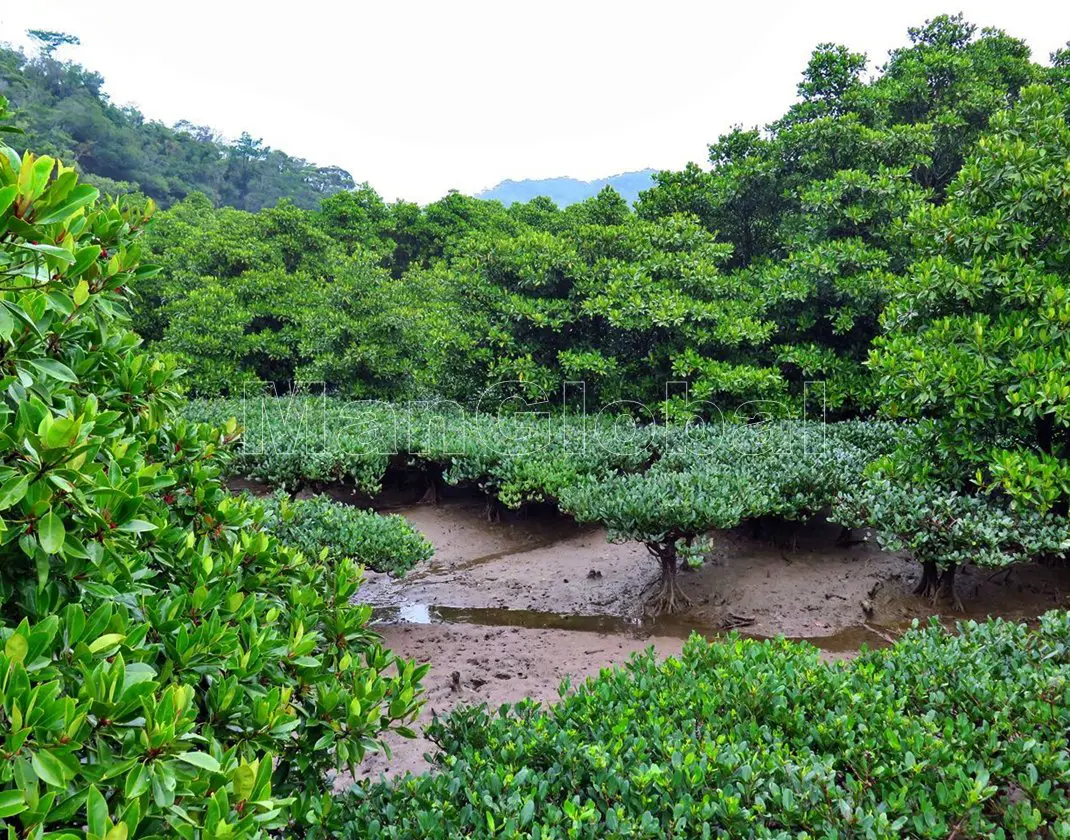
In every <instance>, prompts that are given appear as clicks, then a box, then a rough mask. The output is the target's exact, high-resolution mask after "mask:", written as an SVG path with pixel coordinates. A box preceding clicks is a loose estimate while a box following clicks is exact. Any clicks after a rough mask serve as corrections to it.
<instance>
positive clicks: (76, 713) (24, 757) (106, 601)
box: [0, 99, 426, 840]
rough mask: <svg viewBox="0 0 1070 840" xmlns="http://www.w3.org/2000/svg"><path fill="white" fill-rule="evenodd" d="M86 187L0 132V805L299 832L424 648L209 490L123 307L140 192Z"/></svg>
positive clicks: (79, 818)
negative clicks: (410, 657)
mask: <svg viewBox="0 0 1070 840" xmlns="http://www.w3.org/2000/svg"><path fill="white" fill-rule="evenodd" d="M4 104H5V103H4V102H3V100H2V99H0V116H2V111H3V105H4ZM97 199H98V192H97V190H96V189H95V188H93V187H91V186H88V185H84V184H80V183H79V182H78V177H77V174H76V173H75V172H74V171H73V170H71V169H68V168H65V167H63V166H62V165H59V164H57V163H56V161H55V160H53V159H52V158H50V157H37V156H35V155H33V154H31V153H26V154H25V155H23V156H21V157H20V156H19V155H18V154H16V153H15V152H14V151H13V150H12V149H10V148H8V147H6V146H2V145H0V738H2V744H3V754H4V761H3V762H2V763H0V827H3V828H5V829H6V831H5V835H6V836H9V837H16V836H17V837H27V838H38V837H69V838H81V837H85V838H88V839H89V840H103V839H104V838H107V840H123V839H124V838H163V837H184V838H190V840H193V838H224V837H226V838H258V837H265V836H267V833H268V832H269V831H274V830H278V831H282V832H283V833H284V834H285V835H286V836H288V837H294V836H303V835H305V834H306V833H309V832H310V831H312V830H313V829H314V828H315V826H316V825H317V824H318V823H319V822H320V821H321V819H322V817H323V815H324V814H325V813H326V812H327V811H329V809H330V804H331V798H330V796H329V794H328V793H326V792H325V791H326V790H327V781H328V774H329V773H330V772H332V771H334V770H336V769H339V768H342V767H345V766H352V765H353V764H355V763H356V762H358V761H360V759H361V758H362V757H363V756H364V754H365V753H366V751H367V750H369V749H374V748H375V747H376V745H377V744H378V743H379V739H380V736H381V735H382V734H383V733H384V732H386V731H390V730H400V731H402V732H407V730H406V729H405V725H406V724H407V723H409V722H410V721H411V720H412V719H413V717H414V715H415V713H416V711H417V708H418V700H417V695H418V692H419V680H420V678H421V677H422V675H423V673H424V672H425V670H426V668H425V667H417V666H416V665H415V664H414V663H411V662H405V661H402V660H397V659H395V657H394V656H393V655H392V654H390V653H389V652H388V651H386V650H384V649H383V648H382V647H381V645H380V642H379V638H378V637H377V636H376V635H375V634H374V633H373V632H371V631H370V630H369V629H368V627H367V624H368V620H369V618H370V609H368V608H366V607H361V606H358V605H356V604H354V603H353V598H354V595H355V593H356V591H357V587H358V585H359V583H360V578H361V575H360V569H359V567H358V566H357V564H356V562H355V561H354V560H352V559H351V558H350V557H348V556H346V555H345V554H344V551H343V550H336V551H333V552H325V553H323V554H319V555H306V554H302V553H301V552H300V551H298V550H295V549H292V548H289V547H287V546H285V545H284V544H283V543H282V542H280V541H279V539H278V538H277V537H276V536H275V535H274V534H272V533H271V531H270V530H269V529H268V528H267V527H265V526H266V524H267V523H266V521H265V514H264V511H263V510H262V509H261V508H260V507H259V506H258V505H256V504H254V503H252V502H250V501H248V500H243V499H239V498H235V497H233V496H231V495H229V494H228V493H226V492H225V491H224V489H223V487H222V483H221V478H220V476H221V472H222V469H223V461H224V460H225V457H226V456H225V450H226V448H227V447H229V446H230V445H231V444H232V443H233V440H234V438H235V436H236V432H235V428H234V425H233V424H229V425H228V426H226V427H225V428H222V429H214V428H212V427H210V426H207V425H202V424H194V423H190V422H187V421H185V420H183V419H182V418H181V417H179V416H178V415H177V409H178V407H179V405H180V402H181V400H180V398H179V396H178V394H177V392H176V391H175V388H174V384H173V383H174V379H175V372H174V370H173V368H172V367H171V366H169V365H168V364H166V363H165V362H162V361H160V360H158V359H153V358H151V357H150V356H148V355H146V354H145V353H143V352H142V351H141V349H140V339H138V337H137V336H136V335H135V334H134V333H133V332H132V331H131V330H130V328H129V317H128V314H127V311H126V304H127V301H128V297H129V293H128V291H127V289H128V286H129V285H130V284H132V283H136V282H138V281H140V280H143V279H145V278H147V277H148V276H149V275H151V273H152V271H153V269H152V268H151V267H149V266H146V265H142V264H141V263H140V262H139V257H140V246H139V245H138V242H137V235H138V233H139V231H140V228H141V227H142V226H143V225H144V224H145V222H146V221H147V217H148V215H149V213H151V210H152V207H151V205H150V206H147V207H139V206H136V205H133V204H131V203H129V202H126V201H122V202H118V203H107V202H105V203H99V204H98V203H97ZM361 521H362V522H363V524H365V525H367V522H366V521H365V520H361ZM353 525H354V523H352V522H350V523H348V524H347V525H346V527H348V528H350V529H352V527H353ZM395 532H396V528H394V527H393V524H392V523H387V525H386V526H385V528H381V529H380V530H379V532H377V533H373V534H371V536H370V540H369V542H370V543H371V544H372V545H376V544H377V543H378V542H379V541H381V540H382V539H384V538H385V537H386V536H389V534H390V533H394V538H395V539H397V538H399V536H400V535H398V534H396V533H395ZM297 541H300V540H297ZM348 542H349V543H350V544H352V543H353V542H354V539H353V534H352V530H350V531H349V540H348ZM410 542H411V538H410ZM339 548H340V549H343V548H344V546H341V545H340V546H339ZM379 550H382V546H379Z"/></svg>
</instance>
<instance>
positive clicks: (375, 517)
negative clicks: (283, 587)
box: [264, 493, 433, 575]
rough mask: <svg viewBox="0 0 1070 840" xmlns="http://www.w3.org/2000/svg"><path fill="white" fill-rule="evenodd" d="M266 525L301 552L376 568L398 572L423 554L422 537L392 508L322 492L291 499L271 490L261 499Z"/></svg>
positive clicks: (428, 549) (426, 553) (426, 548)
mask: <svg viewBox="0 0 1070 840" xmlns="http://www.w3.org/2000/svg"><path fill="white" fill-rule="evenodd" d="M264 509H265V512H266V514H267V527H268V528H270V530H271V531H272V532H273V533H274V534H275V536H277V537H278V538H279V540H280V541H281V542H283V543H285V544H286V545H291V546H293V547H294V548H297V549H300V550H301V551H303V552H304V553H305V554H307V555H312V556H318V555H319V554H320V552H326V553H327V556H331V555H333V556H335V557H336V558H343V557H347V558H350V559H352V560H356V561H357V562H358V563H360V564H361V565H362V566H364V567H365V568H368V569H373V570H375V571H377V572H390V573H391V574H395V575H400V574H404V573H405V572H407V571H408V570H409V569H411V568H412V567H413V566H415V565H416V564H417V563H422V562H423V561H425V560H427V559H428V558H429V557H430V556H431V553H432V551H433V548H432V545H431V543H430V542H429V541H428V539H427V537H425V536H424V535H423V534H421V533H420V532H419V531H417V530H416V529H415V528H413V526H412V525H411V524H410V523H409V521H408V520H407V519H405V518H404V517H402V516H398V515H397V514H391V515H389V516H380V515H379V514H377V513H375V512H374V511H371V510H361V509H360V508H355V507H353V506H352V505H344V504H340V503H339V502H334V501H332V500H331V499H328V498H327V497H326V496H313V497H312V498H308V499H297V500H296V501H294V500H291V499H290V498H289V497H288V496H287V495H286V494H285V493H276V494H275V495H274V496H271V497H270V498H268V499H266V500H265V501H264Z"/></svg>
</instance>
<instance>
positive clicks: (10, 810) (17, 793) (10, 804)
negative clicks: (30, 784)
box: [0, 788, 29, 819]
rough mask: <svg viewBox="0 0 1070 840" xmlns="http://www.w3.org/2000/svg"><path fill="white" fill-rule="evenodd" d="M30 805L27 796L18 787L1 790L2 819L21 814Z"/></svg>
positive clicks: (0, 806) (0, 811)
mask: <svg viewBox="0 0 1070 840" xmlns="http://www.w3.org/2000/svg"><path fill="white" fill-rule="evenodd" d="M28 807H29V806H28V805H27V804H26V798H25V796H23V793H22V791H21V790H19V789H18V788H14V789H12V790H4V791H0V819H4V818H5V817H13V816H15V815H16V814H21V813H22V812H23V811H25V810H26V809H27V808H28Z"/></svg>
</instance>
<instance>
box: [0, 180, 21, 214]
mask: <svg viewBox="0 0 1070 840" xmlns="http://www.w3.org/2000/svg"><path fill="white" fill-rule="evenodd" d="M18 195H19V188H18V187H17V186H15V185H14V184H12V185H11V186H9V187H4V188H3V189H2V190H0V213H3V212H4V211H5V210H7V208H8V207H10V206H11V205H12V204H14V202H15V199H16V198H17V197H18Z"/></svg>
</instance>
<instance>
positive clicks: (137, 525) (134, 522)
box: [115, 519, 156, 534]
mask: <svg viewBox="0 0 1070 840" xmlns="http://www.w3.org/2000/svg"><path fill="white" fill-rule="evenodd" d="M115 530H116V531H126V532H127V533H131V534H140V533H143V532H144V531H155V530H156V526H155V525H153V524H152V523H151V522H146V521H145V520H144V519H130V520H127V521H126V522H124V523H123V524H122V525H119V526H118V527H116V529H115Z"/></svg>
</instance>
